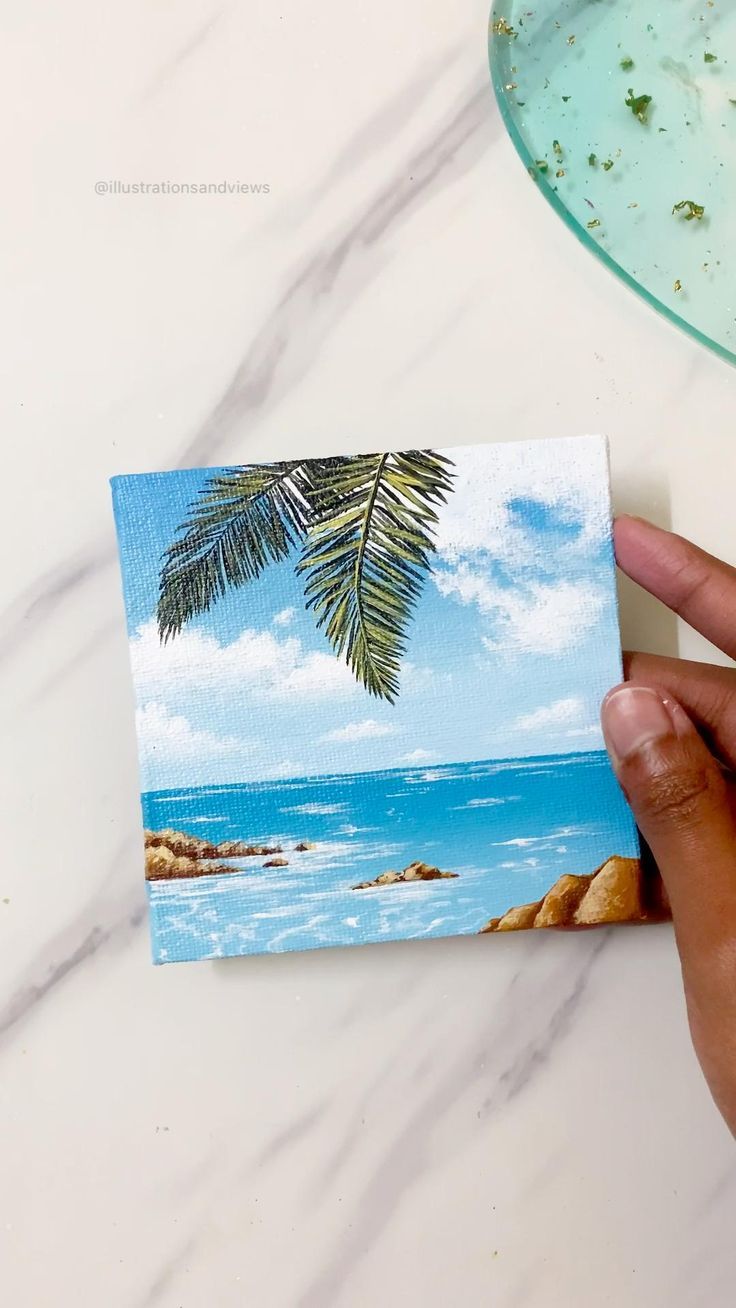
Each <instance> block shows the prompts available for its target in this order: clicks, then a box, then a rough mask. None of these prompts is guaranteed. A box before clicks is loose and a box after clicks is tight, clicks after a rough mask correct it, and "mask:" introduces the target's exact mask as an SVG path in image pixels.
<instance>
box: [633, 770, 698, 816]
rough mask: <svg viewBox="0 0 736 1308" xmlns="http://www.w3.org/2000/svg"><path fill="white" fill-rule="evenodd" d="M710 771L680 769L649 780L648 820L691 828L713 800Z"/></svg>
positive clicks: (647, 791) (646, 801) (645, 804)
mask: <svg viewBox="0 0 736 1308" xmlns="http://www.w3.org/2000/svg"><path fill="white" fill-rule="evenodd" d="M710 792H711V778H710V770H709V769H708V768H707V767H705V766H702V767H679V768H673V769H672V770H670V771H668V772H663V773H661V774H659V775H656V776H652V777H650V778H649V780H648V783H647V786H646V788H645V792H644V795H643V800H644V806H645V809H646V812H647V814H648V815H649V817H651V818H654V819H656V820H658V821H660V822H666V823H668V824H674V825H676V826H690V825H692V823H693V822H694V821H696V820H697V818H698V815H699V814H700V812H701V811H702V810H703V808H704V807H705V806H706V804H707V803H708V801H709V799H710Z"/></svg>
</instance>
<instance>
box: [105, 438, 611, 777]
mask: <svg viewBox="0 0 736 1308" xmlns="http://www.w3.org/2000/svg"><path fill="white" fill-rule="evenodd" d="M445 453H446V454H447V456H448V457H449V458H450V459H452V460H453V462H454V464H455V472H456V478H455V489H454V491H453V494H452V495H451V496H450V497H449V500H448V503H447V505H446V506H445V507H444V508H441V509H440V523H439V527H438V531H437V554H436V555H435V557H434V560H433V571H432V574H431V576H429V577H428V578H427V581H426V584H425V587H424V591H423V594H422V597H421V599H420V601H419V604H418V605H417V608H416V610H415V616H414V620H413V623H412V626H411V630H410V638H409V646H408V650H407V654H406V659H405V663H404V667H403V671H402V688H401V694H400V696H399V699H398V701H397V703H396V704H394V705H390V704H387V703H384V702H382V701H379V700H376V699H374V698H373V697H371V696H370V695H369V694H368V693H367V691H365V690H364V689H363V688H362V687H361V686H359V685H358V684H357V683H356V682H355V680H354V679H353V677H352V674H351V673H350V672H349V670H348V669H347V668H346V667H345V666H344V664H342V663H340V662H339V661H338V660H337V659H336V658H335V656H334V655H333V654H332V652H331V650H330V647H329V645H328V643H327V641H326V639H325V638H324V636H323V635H322V634H321V633H320V632H318V631H317V630H316V627H315V625H314V621H313V618H312V616H311V614H310V613H308V612H306V610H305V607H304V596H303V589H302V582H301V581H300V580H299V579H298V578H297V577H296V576H295V574H294V567H293V561H289V562H286V563H282V564H278V565H275V566H273V567H271V568H270V569H268V570H267V571H266V572H264V573H263V574H262V576H261V578H259V580H258V581H257V582H255V583H252V584H251V585H249V586H247V587H245V588H242V589H240V590H237V591H233V592H230V593H229V594H228V595H227V596H226V597H224V598H223V599H222V600H221V601H219V602H218V603H217V604H216V605H215V606H214V607H213V609H212V610H211V611H210V612H209V613H208V614H205V615H203V617H202V618H199V619H196V620H195V621H193V622H192V623H191V624H189V626H188V627H186V628H185V629H184V631H183V632H182V633H181V635H180V636H178V637H177V638H176V639H175V640H173V641H170V642H169V643H168V644H167V645H166V646H161V645H160V643H159V640H158V636H157V633H156V629H155V619H154V615H155V608H156V599H157V595H158V573H159V566H160V560H161V555H162V554H163V552H164V550H165V549H166V547H167V546H168V545H169V544H170V542H171V541H172V540H173V538H174V536H175V533H176V529H177V527H178V525H179V523H180V522H181V521H182V520H183V519H184V518H185V516H186V513H187V509H188V506H189V505H190V504H191V502H192V500H193V499H195V498H196V496H197V493H198V491H199V490H200V488H201V487H202V486H203V484H204V482H205V479H206V477H207V475H208V473H207V472H204V471H202V470H197V471H187V472H169V473H157V474H150V475H142V476H136V477H122V478H116V479H115V505H116V517H117V522H118V533H119V541H120V551H121V559H122V566H123V574H124V593H125V604H126V611H127V618H128V633H129V640H130V651H131V659H132V664H133V673H134V680H135V689H136V701H137V715H136V720H137V729H138V737H139V746H140V751H141V771H142V785H143V789H144V790H155V789H165V788H171V787H178V786H182V787H187V786H200V785H207V784H219V783H223V782H237V781H251V780H259V779H272V778H273V779H275V778H279V777H289V776H302V775H309V774H319V773H325V772H342V771H346V772H359V771H369V770H371V769H375V768H390V767H399V766H423V767H431V766H432V765H438V764H442V763H451V762H459V761H463V760H469V759H486V758H493V757H519V756H524V755H534V754H550V753H566V752H572V751H583V750H589V749H598V748H600V747H601V738H600V734H599V729H598V725H597V724H598V705H599V703H600V700H601V698H602V696H603V694H604V693H605V691H606V689H608V687H609V686H610V685H612V684H613V683H614V682H616V681H617V680H618V679H619V652H618V642H619V636H618V626H617V614H616V601H615V589H614V579H613V563H612V554H611V544H610V532H609V518H610V512H609V503H608V486H607V469H606V453H605V445H604V442H603V441H602V440H600V439H599V438H597V437H584V438H579V439H571V440H560V441H544V442H528V443H524V444H502V445H490V446H475V447H462V448H460V449H448V450H446V451H445ZM210 471H211V470H210Z"/></svg>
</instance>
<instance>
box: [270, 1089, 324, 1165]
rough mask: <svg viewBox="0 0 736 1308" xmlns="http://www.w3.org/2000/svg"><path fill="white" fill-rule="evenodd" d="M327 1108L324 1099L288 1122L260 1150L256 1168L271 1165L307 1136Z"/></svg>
mask: <svg viewBox="0 0 736 1308" xmlns="http://www.w3.org/2000/svg"><path fill="white" fill-rule="evenodd" d="M328 1108H329V1102H328V1100H326V1099H324V1100H322V1101H321V1102H320V1103H318V1104H315V1105H314V1107H313V1108H308V1109H307V1110H306V1112H304V1113H302V1114H301V1116H300V1117H297V1118H295V1119H294V1121H293V1122H289V1123H288V1125H287V1126H285V1127H284V1128H283V1130H281V1131H278V1132H277V1133H276V1135H274V1136H273V1137H272V1138H271V1139H270V1140H268V1141H267V1142H266V1144H265V1145H264V1146H263V1148H262V1149H261V1151H260V1153H259V1154H258V1156H257V1158H256V1167H266V1166H267V1165H268V1164H269V1163H273V1162H274V1160H275V1159H276V1158H278V1157H279V1156H280V1155H281V1154H283V1153H284V1152H285V1151H286V1150H287V1149H291V1148H292V1146H293V1145H295V1144H296V1143H297V1142H298V1141H299V1140H301V1139H302V1138H303V1137H304V1136H305V1135H308V1134H309V1132H310V1131H311V1130H312V1127H314V1126H316V1125H317V1124H318V1122H321V1121H322V1119H323V1118H324V1115H325V1113H326V1112H327V1110H328Z"/></svg>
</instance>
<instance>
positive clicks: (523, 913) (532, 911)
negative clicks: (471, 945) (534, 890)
mask: <svg viewBox="0 0 736 1308" xmlns="http://www.w3.org/2000/svg"><path fill="white" fill-rule="evenodd" d="M541 904H542V900H541V899H540V900H538V901H537V903H536V904H522V905H520V907H519V908H510V909H509V911H508V913H504V915H503V917H492V918H491V920H490V922H488V923H487V924H486V926H484V927H482V928H481V935H483V934H484V933H485V932H486V931H524V930H525V929H526V928H527V927H533V926H534V920H535V918H536V916H537V913H538V912H539V909H540V907H541Z"/></svg>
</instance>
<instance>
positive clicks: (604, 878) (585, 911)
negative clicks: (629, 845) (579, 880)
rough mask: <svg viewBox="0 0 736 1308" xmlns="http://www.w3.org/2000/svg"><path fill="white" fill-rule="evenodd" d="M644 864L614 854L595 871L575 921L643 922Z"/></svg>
mask: <svg viewBox="0 0 736 1308" xmlns="http://www.w3.org/2000/svg"><path fill="white" fill-rule="evenodd" d="M644 916H645V914H644V909H643V907H642V902H641V864H640V863H639V860H638V858H619V856H618V855H616V854H614V856H613V858H609V859H607V860H606V862H605V863H603V864H602V865H601V866H600V867H599V868H598V869H597V870H596V871H595V872H594V873H593V876H592V878H591V881H590V885H589V887H588V889H587V890H586V892H585V894H584V896H583V898H582V900H581V901H580V904H579V906H578V907H577V909H576V910H575V914H574V917H573V921H574V922H575V924H576V926H592V925H593V924H594V923H604V922H642V921H643V920H644Z"/></svg>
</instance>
